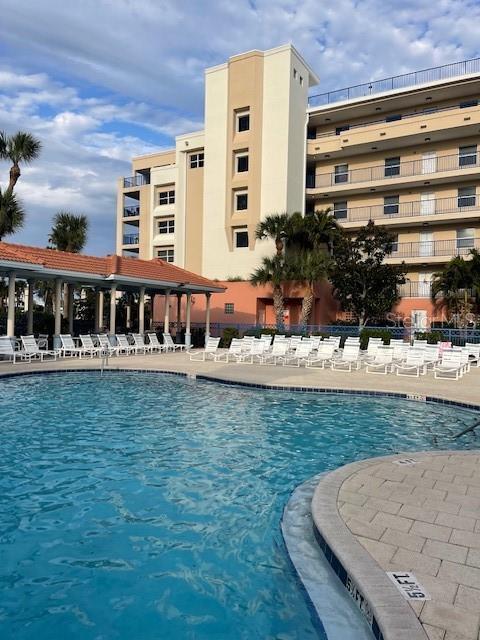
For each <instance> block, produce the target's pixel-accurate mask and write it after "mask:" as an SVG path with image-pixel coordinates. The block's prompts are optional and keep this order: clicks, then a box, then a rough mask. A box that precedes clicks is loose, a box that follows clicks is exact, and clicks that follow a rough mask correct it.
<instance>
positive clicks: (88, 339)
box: [79, 334, 103, 356]
mask: <svg viewBox="0 0 480 640" xmlns="http://www.w3.org/2000/svg"><path fill="white" fill-rule="evenodd" d="M79 337H80V342H81V343H82V347H83V348H84V349H88V350H89V351H92V353H93V352H95V355H96V356H99V355H103V349H102V347H101V346H98V347H97V346H96V345H95V343H94V342H93V338H92V336H89V335H87V334H80V336H79Z"/></svg>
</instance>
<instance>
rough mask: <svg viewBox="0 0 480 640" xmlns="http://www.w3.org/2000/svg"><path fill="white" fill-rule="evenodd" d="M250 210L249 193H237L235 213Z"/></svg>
mask: <svg viewBox="0 0 480 640" xmlns="http://www.w3.org/2000/svg"><path fill="white" fill-rule="evenodd" d="M246 209H248V193H247V192H246V191H237V192H236V193H235V211H245V210H246Z"/></svg>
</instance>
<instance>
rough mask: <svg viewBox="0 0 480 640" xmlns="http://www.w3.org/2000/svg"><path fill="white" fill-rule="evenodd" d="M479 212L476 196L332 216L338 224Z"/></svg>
mask: <svg viewBox="0 0 480 640" xmlns="http://www.w3.org/2000/svg"><path fill="white" fill-rule="evenodd" d="M477 211H480V206H479V205H478V199H477V196H476V195H469V196H457V197H453V198H438V199H435V200H433V199H432V200H412V201H409V202H399V203H398V204H387V203H385V204H375V205H371V206H369V207H350V208H348V209H337V210H336V211H335V210H334V211H333V216H334V218H335V219H336V220H339V221H340V222H365V223H366V222H368V221H369V220H394V219H397V218H410V217H414V216H425V217H426V218H427V217H428V216H431V215H441V214H447V215H448V214H452V215H453V216H460V215H461V214H464V213H473V212H477Z"/></svg>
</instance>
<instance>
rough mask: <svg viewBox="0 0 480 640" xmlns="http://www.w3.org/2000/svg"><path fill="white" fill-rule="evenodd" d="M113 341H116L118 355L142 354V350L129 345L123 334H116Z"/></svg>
mask: <svg viewBox="0 0 480 640" xmlns="http://www.w3.org/2000/svg"><path fill="white" fill-rule="evenodd" d="M115 339H116V341H117V346H118V353H119V354H120V353H124V354H125V355H131V354H132V353H133V354H135V355H137V354H138V353H141V352H142V349H139V348H138V347H136V346H135V345H134V344H130V343H129V341H128V338H127V336H126V335H125V334H124V333H116V334H115ZM144 353H145V352H144Z"/></svg>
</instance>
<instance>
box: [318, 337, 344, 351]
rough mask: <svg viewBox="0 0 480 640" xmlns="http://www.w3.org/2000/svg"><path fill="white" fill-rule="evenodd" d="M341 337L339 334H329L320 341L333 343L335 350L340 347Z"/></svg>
mask: <svg viewBox="0 0 480 640" xmlns="http://www.w3.org/2000/svg"><path fill="white" fill-rule="evenodd" d="M341 340H342V338H341V337H340V336H329V337H328V338H324V339H323V340H322V343H329V344H334V345H335V351H336V350H337V349H340V342H341Z"/></svg>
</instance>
